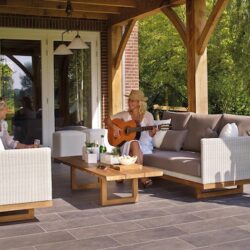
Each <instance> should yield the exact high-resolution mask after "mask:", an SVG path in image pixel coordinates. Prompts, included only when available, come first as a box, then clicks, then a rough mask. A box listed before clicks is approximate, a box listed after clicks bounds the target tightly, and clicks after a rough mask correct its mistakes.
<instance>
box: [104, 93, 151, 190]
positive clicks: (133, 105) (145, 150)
mask: <svg viewBox="0 0 250 250" xmlns="http://www.w3.org/2000/svg"><path fill="white" fill-rule="evenodd" d="M127 97H128V111H122V112H120V113H117V114H115V115H114V116H112V117H111V118H110V117H107V118H106V119H105V124H106V125H107V126H108V127H111V128H112V130H113V136H114V137H115V138H117V137H119V136H120V134H121V129H120V128H119V127H118V126H116V125H115V124H114V123H112V120H113V119H116V118H118V119H121V120H123V121H125V122H127V121H130V120H134V121H135V122H136V123H137V124H140V126H153V125H154V118H153V115H152V114H151V113H150V112H148V111H147V103H146V101H147V100H148V98H147V97H145V96H144V93H143V92H142V91H141V90H132V91H131V92H130V94H129V95H127ZM155 133H156V129H155V128H153V129H152V130H150V131H143V132H141V136H140V138H139V139H138V140H136V139H135V140H131V141H127V142H125V143H124V144H123V145H122V146H121V148H120V150H121V153H122V155H131V156H137V163H138V164H143V155H144V154H151V153H152V150H153V143H152V137H153V136H154V135H155ZM141 183H142V184H143V186H144V187H148V186H150V185H152V180H151V179H149V178H143V179H141Z"/></svg>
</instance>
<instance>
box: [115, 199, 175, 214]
mask: <svg viewBox="0 0 250 250" xmlns="http://www.w3.org/2000/svg"><path fill="white" fill-rule="evenodd" d="M169 206H172V203H171V202H169V201H168V200H160V201H151V202H140V203H135V204H129V205H123V206H119V207H118V209H119V210H121V211H123V212H124V211H125V212H126V211H133V212H135V211H141V210H145V209H157V208H165V207H169Z"/></svg>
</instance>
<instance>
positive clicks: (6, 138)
mask: <svg viewBox="0 0 250 250" xmlns="http://www.w3.org/2000/svg"><path fill="white" fill-rule="evenodd" d="M0 130H1V131H0V138H1V140H2V143H3V145H4V148H5V149H14V148H16V146H17V143H18V141H15V140H14V139H13V136H10V135H9V132H8V123H7V122H6V121H4V120H1V121H0Z"/></svg>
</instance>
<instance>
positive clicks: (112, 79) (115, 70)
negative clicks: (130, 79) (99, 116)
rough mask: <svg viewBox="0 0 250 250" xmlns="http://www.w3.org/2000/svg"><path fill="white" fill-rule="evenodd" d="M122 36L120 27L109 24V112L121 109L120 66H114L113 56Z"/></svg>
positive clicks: (113, 112) (112, 112)
mask: <svg viewBox="0 0 250 250" xmlns="http://www.w3.org/2000/svg"><path fill="white" fill-rule="evenodd" d="M121 38H122V27H121V26H111V27H110V28H109V31H108V43H109V47H108V56H109V59H108V60H109V61H108V67H109V87H108V93H109V114H115V113H117V112H119V111H121V110H122V67H121V63H119V64H118V65H117V67H115V60H114V58H115V56H116V53H117V50H118V48H119V45H120V42H121Z"/></svg>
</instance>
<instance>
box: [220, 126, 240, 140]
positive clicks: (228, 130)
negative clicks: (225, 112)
mask: <svg viewBox="0 0 250 250" xmlns="http://www.w3.org/2000/svg"><path fill="white" fill-rule="evenodd" d="M238 136H239V130H238V127H237V125H236V124H235V123H228V124H226V125H225V126H224V127H223V129H222V130H221V132H220V138H228V137H238Z"/></svg>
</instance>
